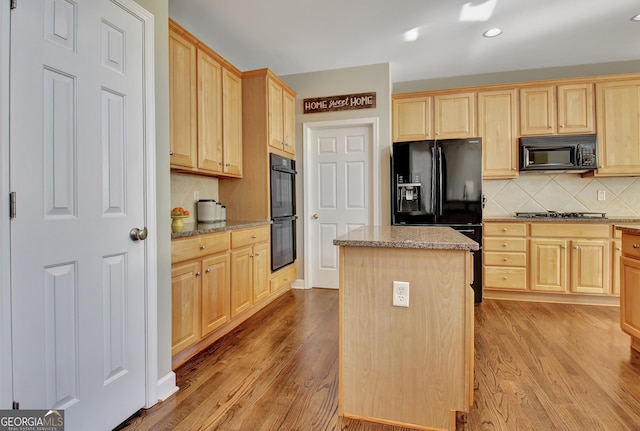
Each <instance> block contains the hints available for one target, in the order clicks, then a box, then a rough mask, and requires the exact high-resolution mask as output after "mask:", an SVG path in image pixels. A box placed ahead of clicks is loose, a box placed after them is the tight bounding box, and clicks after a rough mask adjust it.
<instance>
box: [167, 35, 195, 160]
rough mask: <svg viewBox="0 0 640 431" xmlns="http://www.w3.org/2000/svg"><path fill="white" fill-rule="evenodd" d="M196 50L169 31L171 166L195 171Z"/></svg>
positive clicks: (181, 37) (179, 36)
mask: <svg viewBox="0 0 640 431" xmlns="http://www.w3.org/2000/svg"><path fill="white" fill-rule="evenodd" d="M196 98H197V81H196V47H195V45H194V44H193V43H192V41H191V40H189V39H187V38H185V37H183V36H182V35H181V34H178V33H177V32H174V31H171V28H169V106H170V110H169V124H170V129H171V130H170V139H171V141H170V163H171V166H176V167H185V168H195V167H196V159H197V142H198V141H197V140H198V129H197V99H196Z"/></svg>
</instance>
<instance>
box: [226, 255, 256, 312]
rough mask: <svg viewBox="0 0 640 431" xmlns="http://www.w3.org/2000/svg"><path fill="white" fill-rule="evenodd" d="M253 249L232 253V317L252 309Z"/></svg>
mask: <svg viewBox="0 0 640 431" xmlns="http://www.w3.org/2000/svg"><path fill="white" fill-rule="evenodd" d="M252 256H253V247H244V248H240V249H237V250H232V251H231V317H232V318H233V317H236V316H237V315H238V314H240V313H242V312H243V311H244V310H246V309H248V308H249V307H251V304H252V299H253V257H252Z"/></svg>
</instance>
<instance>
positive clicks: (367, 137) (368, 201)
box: [305, 125, 373, 289]
mask: <svg viewBox="0 0 640 431" xmlns="http://www.w3.org/2000/svg"><path fill="white" fill-rule="evenodd" d="M372 129H373V127H372V126H371V125H363V126H360V125H358V126H341V127H329V128H314V129H312V130H311V133H310V135H309V138H308V142H306V143H305V151H306V154H308V157H307V159H306V161H305V169H306V170H307V171H308V174H307V175H306V179H307V184H308V186H307V187H305V189H306V193H308V197H307V200H306V201H307V202H308V203H307V205H306V208H305V216H306V220H305V226H306V228H305V229H308V232H309V233H308V235H307V240H306V241H305V250H306V252H305V253H306V254H305V255H306V258H305V279H306V278H309V281H308V283H310V285H311V287H325V288H335V289H337V288H338V287H339V249H338V247H336V246H334V245H333V240H334V239H335V238H336V237H337V236H340V235H342V234H344V233H346V232H347V231H349V230H351V229H355V228H358V227H361V226H364V225H367V224H371V222H372V220H373V217H372V214H373V205H372V203H373V196H372V193H371V190H373V187H372V184H373V176H372V168H371V165H372V163H371V159H372V154H373V150H372V141H373V139H372V134H373V132H372Z"/></svg>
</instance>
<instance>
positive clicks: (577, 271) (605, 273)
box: [571, 239, 611, 294]
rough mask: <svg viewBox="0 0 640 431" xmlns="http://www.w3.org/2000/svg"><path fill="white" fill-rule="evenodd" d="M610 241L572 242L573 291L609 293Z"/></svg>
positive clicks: (584, 240) (585, 240)
mask: <svg viewBox="0 0 640 431" xmlns="http://www.w3.org/2000/svg"><path fill="white" fill-rule="evenodd" d="M609 246H610V245H609V241H608V240H587V239H582V240H574V241H571V291H572V292H574V293H600V294H604V293H609V283H610V277H611V274H610V273H609V265H610V262H609V256H610V255H609Z"/></svg>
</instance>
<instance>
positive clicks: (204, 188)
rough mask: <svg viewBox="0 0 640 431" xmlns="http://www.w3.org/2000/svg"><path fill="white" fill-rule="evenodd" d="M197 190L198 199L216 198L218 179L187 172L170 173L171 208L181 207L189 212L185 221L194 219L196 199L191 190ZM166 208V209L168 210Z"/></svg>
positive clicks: (190, 221) (191, 221)
mask: <svg viewBox="0 0 640 431" xmlns="http://www.w3.org/2000/svg"><path fill="white" fill-rule="evenodd" d="M196 191H197V192H198V194H199V195H200V199H215V200H218V179H217V178H210V177H203V176H197V175H187V174H176V173H172V174H171V208H175V207H182V208H184V209H186V210H188V211H189V212H190V215H189V217H187V218H186V219H184V222H185V223H193V222H195V221H196V206H197V205H196V201H194V199H193V192H196ZM171 208H168V209H167V211H170V210H171Z"/></svg>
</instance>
